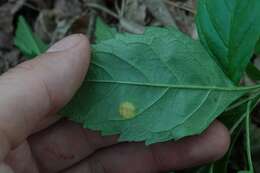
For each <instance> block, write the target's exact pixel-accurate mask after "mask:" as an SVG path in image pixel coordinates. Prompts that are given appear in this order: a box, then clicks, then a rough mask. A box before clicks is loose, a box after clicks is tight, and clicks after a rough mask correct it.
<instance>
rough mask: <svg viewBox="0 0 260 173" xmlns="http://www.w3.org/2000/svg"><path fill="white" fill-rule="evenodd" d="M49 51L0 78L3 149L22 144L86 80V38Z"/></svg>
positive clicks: (70, 39) (79, 37)
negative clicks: (38, 124) (39, 123)
mask: <svg viewBox="0 0 260 173" xmlns="http://www.w3.org/2000/svg"><path fill="white" fill-rule="evenodd" d="M48 52H49V53H46V54H44V55H42V56H40V57H39V58H36V59H34V60H31V61H27V62H25V63H23V64H20V65H19V66H17V67H16V68H14V69H12V70H10V71H8V72H7V73H5V74H4V75H3V76H1V77H0V96H1V97H0V149H2V150H6V149H3V148H8V147H14V146H16V145H18V144H20V143H21V142H22V141H23V140H24V139H25V138H26V137H27V136H28V135H30V133H31V132H32V130H33V129H34V128H35V126H36V125H37V123H38V122H39V121H40V120H42V119H43V118H44V117H45V116H46V115H48V114H50V113H53V112H56V111H57V110H58V109H60V108H61V107H62V106H64V105H65V104H66V103H67V102H68V101H69V100H70V99H71V98H72V96H73V94H74V93H75V92H76V91H77V89H78V88H79V86H80V84H81V82H82V81H83V79H84V76H85V74H86V71H87V67H88V64H89V52H90V51H89V42H88V40H87V39H86V37H85V36H83V35H73V36H70V37H68V38H65V39H64V40H62V41H60V42H58V43H56V44H55V45H54V46H53V47H52V48H50V49H49V51H48ZM4 146H5V147H4ZM0 153H1V151H0ZM1 155H5V154H3V152H2V154H1ZM0 157H1V156H0ZM2 157H3V156H2Z"/></svg>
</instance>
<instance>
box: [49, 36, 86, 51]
mask: <svg viewBox="0 0 260 173" xmlns="http://www.w3.org/2000/svg"><path fill="white" fill-rule="evenodd" d="M81 41H82V34H74V35H71V36H68V37H66V38H64V39H62V40H60V41H58V42H57V43H55V44H54V45H53V46H51V47H50V48H49V49H48V50H47V52H60V51H65V50H68V49H70V48H73V47H75V46H77V45H78V44H79V43H80V42H81Z"/></svg>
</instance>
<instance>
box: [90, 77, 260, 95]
mask: <svg viewBox="0 0 260 173" xmlns="http://www.w3.org/2000/svg"><path fill="white" fill-rule="evenodd" d="M87 82H91V83H110V84H111V83H112V84H113V83H114V84H123V85H135V86H146V87H156V88H171V89H187V90H188V89H191V90H214V91H234V92H237V91H250V90H259V91H260V84H258V85H254V86H247V87H236V86H233V87H219V86H201V85H174V84H161V83H159V84H155V83H143V82H132V81H116V80H91V79H87Z"/></svg>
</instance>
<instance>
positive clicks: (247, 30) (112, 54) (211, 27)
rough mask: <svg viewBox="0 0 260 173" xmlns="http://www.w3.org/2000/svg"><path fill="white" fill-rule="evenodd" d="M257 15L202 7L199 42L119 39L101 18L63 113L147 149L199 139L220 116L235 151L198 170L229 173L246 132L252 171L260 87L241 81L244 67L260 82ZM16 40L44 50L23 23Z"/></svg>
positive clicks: (160, 36) (158, 32)
mask: <svg viewBox="0 0 260 173" xmlns="http://www.w3.org/2000/svg"><path fill="white" fill-rule="evenodd" d="M258 9H260V1H258V0H248V1H241V0H230V1H226V0H218V1H215V0H199V3H198V15H197V27H198V31H199V37H200V41H195V40H192V39H191V38H189V37H188V36H186V35H185V34H183V33H181V32H180V31H178V30H176V29H174V28H155V27H148V28H147V29H146V31H145V33H144V34H142V35H134V34H126V33H117V32H116V30H115V29H112V28H110V27H108V26H107V25H106V24H105V23H104V22H102V20H101V19H98V20H97V27H96V38H97V40H96V43H95V44H93V45H92V61H91V66H90V69H89V72H88V75H87V77H86V79H85V81H84V83H83V85H82V87H81V88H80V90H79V91H78V93H77V94H76V95H75V97H74V98H73V99H72V101H71V102H70V103H69V104H68V105H67V106H66V107H65V108H64V109H63V110H62V111H61V114H62V115H63V116H66V117H68V118H69V119H71V120H73V121H75V122H78V123H81V124H83V126H84V127H86V128H90V129H92V130H99V131H101V132H102V134H103V135H113V134H120V139H119V140H120V141H145V142H146V144H152V143H157V142H163V141H168V140H178V139H180V138H183V137H185V136H190V135H195V134H199V133H201V132H202V131H203V130H204V129H205V128H207V127H208V125H209V124H210V123H211V122H212V121H213V120H214V119H215V118H217V117H219V118H220V119H221V120H222V122H223V123H225V124H226V126H227V127H228V128H229V129H230V132H231V134H232V137H233V138H232V139H233V141H232V145H231V148H230V151H229V152H228V153H227V155H226V156H225V157H224V158H223V159H222V160H220V161H218V162H215V163H212V164H211V165H208V166H206V167H203V168H199V169H198V170H194V171H195V172H227V164H228V161H229V160H230V154H231V152H232V151H233V150H232V149H233V146H234V145H233V144H234V143H235V142H236V140H237V136H238V135H239V133H240V132H241V131H242V129H246V130H245V131H246V133H245V135H246V138H245V139H246V142H245V146H246V148H245V149H246V157H247V160H248V163H247V165H248V166H247V167H245V168H241V169H242V170H248V171H244V172H253V165H252V162H251V154H250V152H251V151H250V136H249V126H250V121H249V117H250V112H251V111H252V109H253V108H254V107H255V106H256V105H257V104H258V103H259V101H260V99H259V98H260V85H259V84H257V85H254V86H240V85H239V81H240V80H241V78H242V76H243V74H244V73H245V71H246V68H247V73H248V74H251V75H249V76H253V77H252V78H253V79H259V70H258V69H257V68H256V67H254V65H252V64H250V63H249V62H250V59H251V58H252V56H253V53H254V52H258V47H259V46H258V45H259V43H258V44H257V41H258V40H259V38H260V21H259V20H258V19H259V18H260V12H259V11H258ZM22 33H26V34H22ZM15 40H16V41H15V43H16V45H17V47H19V48H20V50H21V51H22V52H23V53H24V54H25V55H27V56H28V55H29V57H30V58H31V57H35V56H37V55H39V54H40V53H42V52H44V50H46V45H44V44H43V43H42V42H41V41H39V39H38V38H36V37H35V36H34V34H33V33H32V32H31V30H30V28H29V27H28V25H27V24H26V22H25V21H24V19H23V18H20V19H19V22H18V28H17V33H16V39H15ZM28 44H30V45H33V46H27V45H28ZM82 105H87V106H82Z"/></svg>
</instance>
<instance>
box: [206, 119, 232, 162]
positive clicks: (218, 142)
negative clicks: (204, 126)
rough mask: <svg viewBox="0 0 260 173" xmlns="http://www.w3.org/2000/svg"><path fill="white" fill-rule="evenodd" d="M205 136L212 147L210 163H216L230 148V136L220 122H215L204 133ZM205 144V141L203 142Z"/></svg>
mask: <svg viewBox="0 0 260 173" xmlns="http://www.w3.org/2000/svg"><path fill="white" fill-rule="evenodd" d="M205 135H206V136H207V138H208V141H209V142H210V144H209V145H211V147H212V150H211V151H212V152H211V156H210V155H209V160H210V161H216V160H219V159H220V158H222V157H223V156H224V155H225V154H226V152H227V151H228V149H229V146H230V141H231V139H230V134H229V131H228V129H227V128H226V127H225V126H224V125H223V124H222V123H221V122H220V121H215V122H214V123H213V124H212V125H211V126H210V127H209V128H208V130H207V131H206V133H205ZM205 142H206V140H205Z"/></svg>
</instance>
